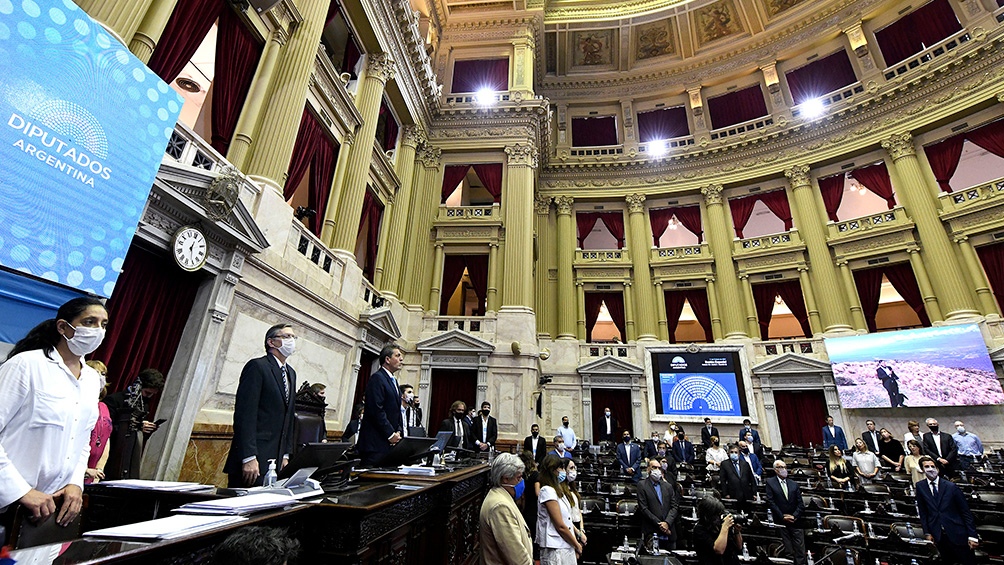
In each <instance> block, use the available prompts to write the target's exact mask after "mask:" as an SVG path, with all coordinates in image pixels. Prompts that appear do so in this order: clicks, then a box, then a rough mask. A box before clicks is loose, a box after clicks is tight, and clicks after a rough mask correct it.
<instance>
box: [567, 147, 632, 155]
mask: <svg viewBox="0 0 1004 565" xmlns="http://www.w3.org/2000/svg"><path fill="white" fill-rule="evenodd" d="M568 154H569V155H571V156H572V157H605V156H610V155H623V154H624V146H623V145H600V146H596V147H573V148H571V149H569V150H568Z"/></svg>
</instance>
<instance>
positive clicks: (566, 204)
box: [554, 196, 575, 216]
mask: <svg viewBox="0 0 1004 565" xmlns="http://www.w3.org/2000/svg"><path fill="white" fill-rule="evenodd" d="M574 202H575V199H574V198H572V197H571V196H555V197H554V205H555V207H557V208H558V215H559V216H561V215H565V216H569V215H571V214H572V203H574Z"/></svg>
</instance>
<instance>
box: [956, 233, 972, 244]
mask: <svg viewBox="0 0 1004 565" xmlns="http://www.w3.org/2000/svg"><path fill="white" fill-rule="evenodd" d="M952 241H954V242H955V243H965V242H967V241H969V236H968V235H966V234H964V233H954V234H952Z"/></svg>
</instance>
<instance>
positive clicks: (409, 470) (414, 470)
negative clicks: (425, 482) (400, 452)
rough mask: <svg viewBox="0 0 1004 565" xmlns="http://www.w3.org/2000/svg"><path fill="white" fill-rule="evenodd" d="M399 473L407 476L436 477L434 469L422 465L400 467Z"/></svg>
mask: <svg viewBox="0 0 1004 565" xmlns="http://www.w3.org/2000/svg"><path fill="white" fill-rule="evenodd" d="M401 471H403V472H404V473H406V474H408V475H426V476H429V477H434V476H436V470H435V469H434V468H432V467H425V466H422V465H401Z"/></svg>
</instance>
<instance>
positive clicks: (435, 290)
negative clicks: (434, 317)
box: [426, 241, 450, 315]
mask: <svg viewBox="0 0 1004 565" xmlns="http://www.w3.org/2000/svg"><path fill="white" fill-rule="evenodd" d="M445 260H446V258H445V256H444V254H443V243H442V242H440V241H437V242H436V252H435V255H433V259H432V287H431V288H429V305H428V307H427V308H426V311H427V312H435V313H436V314H441V315H445V312H440V311H439V304H440V302H441V299H442V293H443V291H444V290H445V291H446V292H449V291H450V289H443V264H444V262H445Z"/></svg>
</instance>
